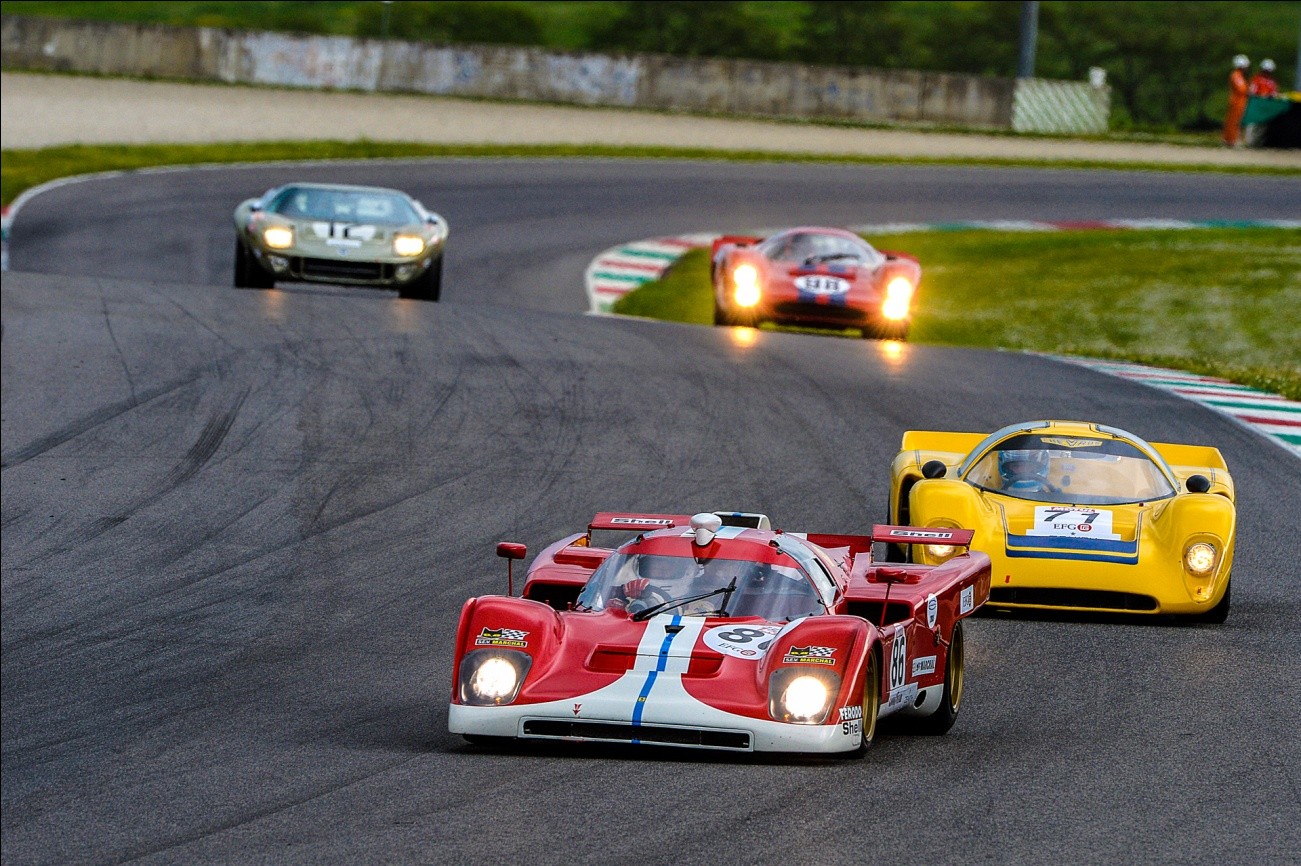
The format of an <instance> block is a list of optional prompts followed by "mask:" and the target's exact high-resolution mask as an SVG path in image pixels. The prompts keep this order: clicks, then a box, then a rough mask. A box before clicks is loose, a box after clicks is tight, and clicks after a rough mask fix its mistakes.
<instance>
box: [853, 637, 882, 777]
mask: <svg viewBox="0 0 1301 866" xmlns="http://www.w3.org/2000/svg"><path fill="white" fill-rule="evenodd" d="M862 706H863V719H862V721H863V725H862V730H861V733H860V734H859V737H858V748H856V749H855V750H854V751H853V753H852V754H853V755H854V756H856V757H861V756H862V755H865V754H867V750H868V749H870V748H872V743H873V742H875V741H876V717H877V716H878V715H880V714H881V662H880V660H879V659H878V658H877V654H876V650H874V649H873V650H869V651H868V654H867V671H866V672H865V673H864V674H863V704H862Z"/></svg>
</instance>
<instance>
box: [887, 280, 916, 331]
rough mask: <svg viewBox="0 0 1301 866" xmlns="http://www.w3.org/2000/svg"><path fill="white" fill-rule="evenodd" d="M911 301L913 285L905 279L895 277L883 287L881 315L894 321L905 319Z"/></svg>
mask: <svg viewBox="0 0 1301 866" xmlns="http://www.w3.org/2000/svg"><path fill="white" fill-rule="evenodd" d="M912 300H913V284H912V283H911V282H909V281H908V279H907V277H895V278H894V279H893V280H891V281H890V282H889V284H888V285H886V287H885V304H884V305H882V307H881V315H883V316H885V317H886V318H887V319H891V320H894V321H898V320H899V319H906V318H908V307H909V305H911V304H912Z"/></svg>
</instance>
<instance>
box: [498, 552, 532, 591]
mask: <svg viewBox="0 0 1301 866" xmlns="http://www.w3.org/2000/svg"><path fill="white" fill-rule="evenodd" d="M528 552H529V549H528V547H527V546H526V545H523V544H517V543H516V542H513V541H499V542H497V555H498V556H500V557H501V558H502V559H504V560H506V594H507V595H509V596H514V595H515V567H514V566H515V560H517V559H523V558H524V557H525V556H526V555H528Z"/></svg>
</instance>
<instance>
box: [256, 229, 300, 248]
mask: <svg viewBox="0 0 1301 866" xmlns="http://www.w3.org/2000/svg"><path fill="white" fill-rule="evenodd" d="M262 243H264V244H266V245H267V246H269V247H271V249H273V250H286V249H289V248H290V247H292V246H293V245H294V230H293V229H291V228H288V227H286V226H267V228H266V229H264V230H263V232H262Z"/></svg>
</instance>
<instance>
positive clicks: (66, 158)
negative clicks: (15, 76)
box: [0, 140, 1299, 205]
mask: <svg viewBox="0 0 1301 866" xmlns="http://www.w3.org/2000/svg"><path fill="white" fill-rule="evenodd" d="M455 156H468V157H517V158H544V157H547V158H549V157H579V158H584V157H585V158H593V157H604V158H619V159H703V160H721V161H737V162H779V161H780V162H819V163H849V164H863V165H881V164H885V165H893V164H913V165H981V166H1020V167H1033V168H1087V169H1114V170H1122V171H1135V170H1145V171H1215V172H1228V173H1236V174H1279V175H1295V174H1298V173H1299V172H1298V170H1297V169H1294V168H1287V167H1279V166H1213V165H1170V164H1165V163H1146V162H1144V163H1133V162H1108V161H1104V160H1034V159H995V158H984V159H965V158H961V159H960V158H956V157H955V158H914V157H887V156H881V157H876V156H847V155H835V154H814V153H777V152H773V151H763V150H713V149H709V148H687V147H683V148H676V147H623V146H620V147H614V146H605V145H562V144H539V145H495V144H481V145H474V144H470V145H465V144H456V145H453V144H420V143H417V142H387V141H368V140H361V141H257V142H226V143H222V144H144V145H125V144H124V145H82V144H78V145H63V146H58V147H43V148H36V149H26V150H18V149H14V150H5V151H3V152H0V187H2V189H0V203H3V204H5V205H8V204H10V203H11V202H12V201H13V200H14V199H15V198H17V197H18V196H19V195H21V194H22V192H23V190H26V189H30V188H31V187H33V186H36V185H38V184H41V183H45V182H46V181H50V180H55V179H56V178H60V177H68V176H70V175H77V174H89V173H92V172H100V171H130V170H133V169H141V168H150V167H156V166H166V165H196V164H202V163H231V162H270V161H276V160H312V159H382V158H389V159H395V158H402V157H408V158H410V157H455Z"/></svg>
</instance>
